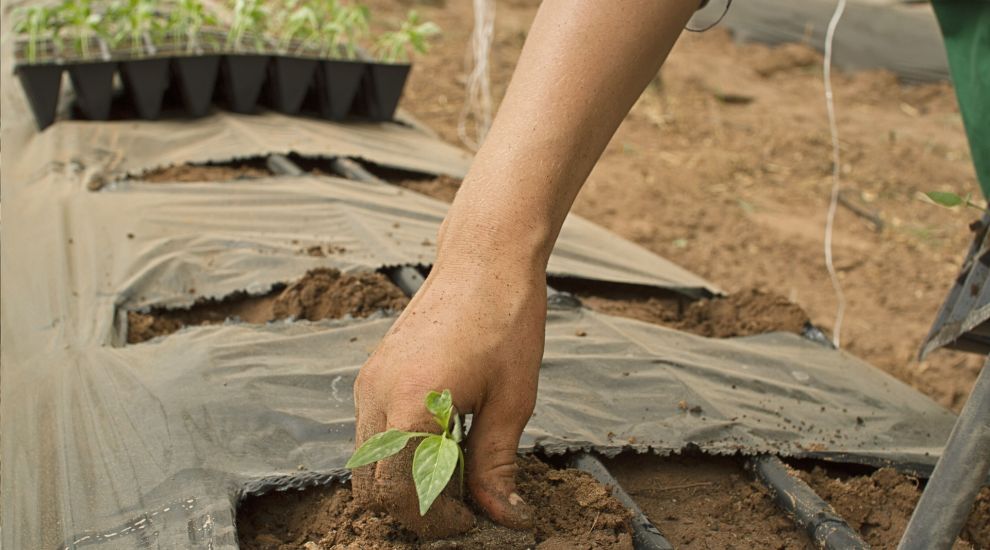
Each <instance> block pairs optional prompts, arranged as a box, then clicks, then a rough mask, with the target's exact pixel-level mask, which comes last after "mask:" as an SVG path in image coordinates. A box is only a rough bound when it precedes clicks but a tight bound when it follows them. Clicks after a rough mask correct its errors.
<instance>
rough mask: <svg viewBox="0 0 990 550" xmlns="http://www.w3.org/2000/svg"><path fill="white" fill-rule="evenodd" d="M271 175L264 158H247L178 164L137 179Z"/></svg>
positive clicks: (162, 180)
mask: <svg viewBox="0 0 990 550" xmlns="http://www.w3.org/2000/svg"><path fill="white" fill-rule="evenodd" d="M271 175H272V172H271V171H270V170H269V169H268V167H267V166H265V161H264V159H246V160H236V161H231V162H224V163H217V164H178V165H175V166H167V167H165V168H157V169H155V170H151V171H149V172H145V173H144V174H141V175H140V176H138V177H137V178H135V179H138V180H141V181H146V182H151V183H194V182H207V181H209V182H216V181H236V180H246V179H257V178H265V177H269V176H271Z"/></svg>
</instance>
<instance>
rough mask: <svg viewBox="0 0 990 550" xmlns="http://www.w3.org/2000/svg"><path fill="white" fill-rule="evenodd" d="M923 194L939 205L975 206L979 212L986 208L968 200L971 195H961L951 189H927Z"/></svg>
mask: <svg viewBox="0 0 990 550" xmlns="http://www.w3.org/2000/svg"><path fill="white" fill-rule="evenodd" d="M925 195H926V196H927V197H928V198H929V199H931V200H932V202H934V203H935V204H937V205H939V206H944V207H946V208H954V207H956V206H963V205H964V206H968V207H970V208H975V209H977V210H979V211H980V212H986V211H987V209H986V208H984V207H982V206H980V205H979V204H976V203H975V202H973V201H972V200H970V199H971V198H972V197H973V195H972V194H971V193H970V194H967V195H966V196H965V197H961V196H959V195H957V194H955V193H953V192H951V191H929V192H927V193H925Z"/></svg>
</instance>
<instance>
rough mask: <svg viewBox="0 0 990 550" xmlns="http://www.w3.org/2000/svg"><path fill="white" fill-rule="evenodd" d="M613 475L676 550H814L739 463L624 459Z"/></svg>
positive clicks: (707, 459) (617, 463)
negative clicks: (681, 549) (774, 549)
mask: <svg viewBox="0 0 990 550" xmlns="http://www.w3.org/2000/svg"><path fill="white" fill-rule="evenodd" d="M608 469H609V471H611V472H612V474H613V475H614V476H615V477H616V479H618V481H619V484H620V485H622V487H623V488H624V489H625V490H626V492H628V493H629V495H630V496H632V497H633V499H634V500H635V501H636V503H637V504H639V506H640V508H642V510H643V512H644V513H645V514H646V516H647V517H648V518H650V521H652V522H653V524H654V525H656V526H657V528H658V529H659V530H660V532H661V533H663V536H664V537H666V538H667V540H669V541H670V542H671V544H673V545H674V547H676V548H685V549H690V548H704V549H708V548H777V549H785V548H786V549H792V548H800V549H805V548H809V549H810V548H814V546H813V545H812V543H811V540H810V539H809V538H808V537H807V535H805V533H804V532H803V531H801V530H800V529H799V528H798V527H797V526H796V525H795V524H794V522H792V521H791V520H790V519H789V518H788V517H787V515H786V514H785V513H784V512H782V511H781V510H780V509H778V508H777V507H776V505H774V503H773V500H772V498H771V497H770V495H769V494H768V492H767V490H766V489H765V488H764V487H763V486H762V485H760V484H759V483H757V482H755V481H753V480H752V479H751V478H750V476H749V475H748V474H747V473H746V472H745V470H743V467H742V463H741V461H740V460H739V459H736V458H730V457H712V456H705V455H701V456H694V455H693V456H681V457H667V458H660V457H656V456H646V455H621V456H619V457H618V458H616V459H615V460H612V461H611V462H609V463H608Z"/></svg>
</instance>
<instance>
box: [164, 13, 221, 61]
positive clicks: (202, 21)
mask: <svg viewBox="0 0 990 550" xmlns="http://www.w3.org/2000/svg"><path fill="white" fill-rule="evenodd" d="M207 25H210V26H215V25H217V18H216V17H215V16H214V15H213V14H212V13H210V12H208V11H206V8H205V7H204V6H203V3H202V2H201V1H200V0H179V2H178V3H176V5H175V7H174V8H173V9H172V11H171V12H170V13H169V17H168V23H167V26H168V27H167V34H168V35H169V36H170V37H171V39H172V40H173V41H174V42H175V43H176V44H178V43H181V42H183V41H184V42H185V51H186V53H200V52H202V49H203V44H202V43H201V38H200V32H201V31H202V30H203V27H205V26H207ZM211 46H213V47H215V46H216V45H215V44H211Z"/></svg>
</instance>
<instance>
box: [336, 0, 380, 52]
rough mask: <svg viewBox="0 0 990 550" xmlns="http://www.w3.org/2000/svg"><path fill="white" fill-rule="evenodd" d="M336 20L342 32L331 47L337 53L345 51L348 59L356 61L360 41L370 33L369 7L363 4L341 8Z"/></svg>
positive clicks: (339, 32)
mask: <svg viewBox="0 0 990 550" xmlns="http://www.w3.org/2000/svg"><path fill="white" fill-rule="evenodd" d="M334 19H335V24H336V25H337V27H338V28H339V29H340V30H339V31H338V32H337V33H336V35H335V36H334V39H333V40H332V41H331V43H330V47H332V48H333V50H334V52H335V53H336V52H339V51H340V50H343V51H344V54H345V56H346V58H347V59H356V58H357V46H358V41H359V40H360V39H361V38H363V37H364V36H367V34H368V32H369V22H370V21H371V12H370V11H369V10H368V6H365V5H363V4H353V5H350V6H341V7H340V8H339V9H338V10H337V13H336V17H335V18H334Z"/></svg>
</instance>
